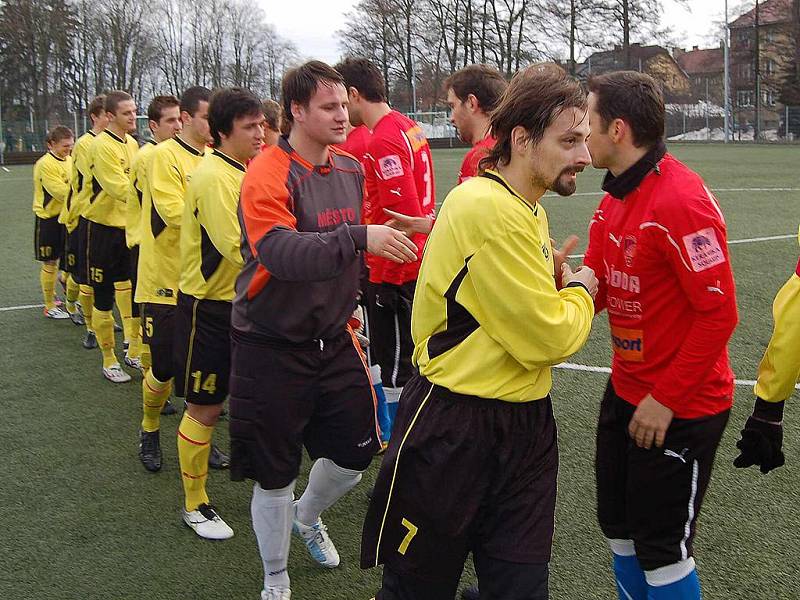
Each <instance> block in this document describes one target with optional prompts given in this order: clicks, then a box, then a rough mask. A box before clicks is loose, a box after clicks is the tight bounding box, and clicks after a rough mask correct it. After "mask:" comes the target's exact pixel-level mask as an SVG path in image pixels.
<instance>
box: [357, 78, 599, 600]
mask: <svg viewBox="0 0 800 600" xmlns="http://www.w3.org/2000/svg"><path fill="white" fill-rule="evenodd" d="M492 134H493V135H494V137H495V138H496V140H497V143H496V144H495V146H494V148H493V149H492V150H491V152H490V153H489V155H488V156H487V157H486V159H485V163H484V166H485V167H486V168H485V171H484V173H483V175H482V176H480V177H474V178H472V179H470V180H469V181H466V182H465V183H463V184H462V185H460V186H458V187H456V188H455V189H454V190H453V191H451V192H450V194H449V195H448V197H447V199H446V200H445V202H444V204H443V205H442V211H441V213H440V214H439V217H438V219H437V222H436V227H434V229H433V231H432V233H431V236H430V239H429V240H428V244H427V246H426V248H425V257H424V259H423V261H422V268H421V270H420V278H419V282H418V288H417V295H416V297H415V302H414V315H413V321H412V331H413V334H414V340H415V342H416V346H415V348H414V365H415V367H416V368H417V374H416V375H415V376H414V377H413V378H412V379H411V381H409V383H408V384H407V385H406V387H405V390H404V391H403V396H402V399H401V402H400V410H399V412H398V414H397V421H396V423H395V434H394V435H393V436H392V439H391V441H390V443H389V448H388V450H387V451H386V456H385V458H384V461H383V464H382V465H381V469H380V472H379V473H378V479H377V482H376V484H375V491H374V494H373V497H372V501H371V502H370V506H369V509H368V511H367V517H366V521H365V524H364V533H363V537H362V543H361V566H362V567H363V568H370V567H374V566H377V565H378V564H381V563H383V565H384V567H383V584H382V588H381V591H380V592H379V593H378V595H377V596H376V598H377V599H378V600H406V599H411V598H413V599H414V600H443V599H452V598H453V597H454V596H455V592H456V588H457V586H458V581H459V578H460V576H461V572H462V570H463V568H464V561H465V560H466V557H467V555H468V553H469V552H472V554H473V558H474V561H475V570H476V572H477V574H478V580H479V583H480V588H481V597H486V598H503V600H546V599H547V598H548V563H549V561H550V553H551V545H552V537H553V520H554V513H555V502H556V477H557V472H558V443H557V439H556V426H555V421H554V418H553V410H552V405H551V401H550V389H551V386H552V378H551V367H552V366H553V365H556V364H558V363H560V362H562V361H564V360H566V359H567V358H568V357H569V356H570V355H572V354H573V353H575V352H577V351H578V350H579V349H580V348H581V347H582V346H583V344H584V343H585V342H586V339H587V338H588V336H589V331H590V329H591V324H592V318H593V316H594V307H593V305H592V297H593V295H594V294H595V293H596V291H597V278H596V277H595V275H594V273H593V271H592V269H589V268H586V267H584V268H581V269H579V270H578V271H576V272H575V273H573V272H572V270H571V269H570V267H569V265H568V264H567V263H566V262H565V261H564V260H563V259H564V257H563V256H561V255H558V254H556V253H554V252H553V250H552V248H551V244H550V234H549V226H548V221H547V215H546V213H545V209H544V207H543V206H542V205H541V204H540V202H539V200H540V198H541V197H542V196H543V195H544V194H545V192H546V191H548V190H552V191H555V192H557V193H558V194H560V195H562V196H568V195H570V194H572V193H574V192H575V185H576V177H577V174H578V173H579V172H580V171H582V170H583V169H584V168H585V167H586V166H587V165H588V164H589V161H590V157H589V152H588V150H587V148H586V138H587V137H588V135H589V125H588V120H587V115H586V95H585V93H584V92H583V90H582V89H581V86H580V84H579V83H578V82H577V81H574V80H572V79H569V78H568V77H567V76H566V74H565V73H564V71H563V70H561V69H559V68H557V67H550V66H540V65H536V66H532V67H529V68H528V69H526V70H524V71H521V72H520V73H518V74H517V75H516V76H515V78H514V79H513V80H512V81H511V84H510V85H509V88H508V91H507V93H506V94H505V95H504V96H503V100H502V101H501V103H500V105H499V106H498V107H497V109H496V110H495V111H494V112H493V113H492ZM557 281H558V284H557ZM558 287H561V289H558Z"/></svg>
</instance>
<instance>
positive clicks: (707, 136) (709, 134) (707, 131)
mask: <svg viewBox="0 0 800 600" xmlns="http://www.w3.org/2000/svg"><path fill="white" fill-rule="evenodd" d="M706 139H707V140H710V139H711V130H710V129H709V128H708V77H706Z"/></svg>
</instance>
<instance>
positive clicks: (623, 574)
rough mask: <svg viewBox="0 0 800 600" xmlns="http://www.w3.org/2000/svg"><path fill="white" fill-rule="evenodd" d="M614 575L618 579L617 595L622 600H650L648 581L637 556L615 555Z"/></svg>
mask: <svg viewBox="0 0 800 600" xmlns="http://www.w3.org/2000/svg"><path fill="white" fill-rule="evenodd" d="M612 556H613V557H614V575H615V576H616V578H617V593H618V594H619V598H620V600H648V598H647V581H645V578H644V571H642V567H640V566H639V559H638V558H636V555H635V554H633V555H631V556H620V555H619V554H613V553H612Z"/></svg>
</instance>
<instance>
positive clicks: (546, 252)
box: [542, 244, 550, 260]
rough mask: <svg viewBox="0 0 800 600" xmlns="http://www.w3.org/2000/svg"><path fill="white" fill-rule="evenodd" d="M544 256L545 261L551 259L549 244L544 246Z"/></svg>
mask: <svg viewBox="0 0 800 600" xmlns="http://www.w3.org/2000/svg"><path fill="white" fill-rule="evenodd" d="M542 254H544V258H545V260H549V259H550V249H549V248H548V247H547V244H542Z"/></svg>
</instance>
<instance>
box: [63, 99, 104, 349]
mask: <svg viewBox="0 0 800 600" xmlns="http://www.w3.org/2000/svg"><path fill="white" fill-rule="evenodd" d="M105 101H106V97H105V96H104V95H100V96H95V97H94V98H93V99H92V102H91V103H90V104H89V118H90V119H91V121H92V128H91V129H89V130H88V131H87V132H86V133H84V134H83V135H82V136H81V137H79V138H78V140H77V141H76V142H75V147H74V148H73V149H72V175H71V180H70V187H71V188H72V193H71V194H70V197H69V200H68V202H67V203H68V205H69V209H68V211H69V212H68V214H67V215H66V217H65V219H66V220H67V221H75V220H77V223H78V226H77V228H76V230H75V231H76V232H77V236H76V240H75V243H76V249H75V274H74V277H75V281H77V282H78V298H79V300H80V303H81V309H82V311H83V319H84V321H85V323H86V336H85V337H84V338H83V342H82V345H83V347H84V348H86V349H87V350H91V349H92V348H97V337H96V336H95V331H94V327H93V325H92V307H93V305H94V291H93V290H92V286H90V285H89V279H88V269H87V266H86V248H87V235H86V234H87V228H88V221H87V220H86V218H85V211H86V209H87V208H88V206H89V198H90V196H91V195H92V186H91V183H92V174H91V162H90V159H89V147H90V146H91V143H92V140H93V139H94V138H96V137H97V136H98V134H100V133H102V132H103V130H104V129H105V128H106V126H107V125H108V113H106V110H105Z"/></svg>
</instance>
